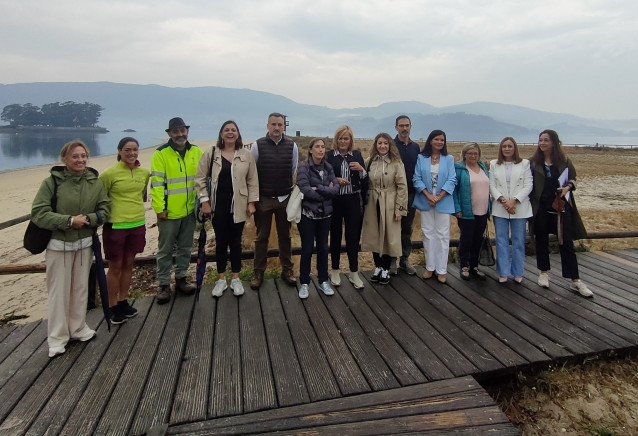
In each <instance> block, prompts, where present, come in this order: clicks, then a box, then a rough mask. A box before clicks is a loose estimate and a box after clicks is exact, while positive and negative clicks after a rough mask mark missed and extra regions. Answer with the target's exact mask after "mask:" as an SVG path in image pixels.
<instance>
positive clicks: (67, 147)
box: [60, 139, 90, 160]
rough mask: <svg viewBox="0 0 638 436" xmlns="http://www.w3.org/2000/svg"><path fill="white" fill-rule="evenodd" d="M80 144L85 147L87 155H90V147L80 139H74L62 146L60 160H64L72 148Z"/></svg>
mask: <svg viewBox="0 0 638 436" xmlns="http://www.w3.org/2000/svg"><path fill="white" fill-rule="evenodd" d="M78 146H79V147H82V148H83V149H84V151H85V152H86V157H89V156H90V153H89V148H88V147H87V146H86V144H85V143H84V142H82V141H81V140H79V139H74V140H73V141H69V142H67V143H66V144H64V146H63V147H62V150H60V160H64V158H65V157H66V155H67V154H69V152H70V151H71V150H73V149H74V148H75V147H78Z"/></svg>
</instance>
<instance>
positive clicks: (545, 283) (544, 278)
mask: <svg viewBox="0 0 638 436" xmlns="http://www.w3.org/2000/svg"><path fill="white" fill-rule="evenodd" d="M538 286H541V287H543V288H546V289H549V274H548V273H546V272H542V273H540V274H539V275H538Z"/></svg>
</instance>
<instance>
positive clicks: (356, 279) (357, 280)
mask: <svg viewBox="0 0 638 436" xmlns="http://www.w3.org/2000/svg"><path fill="white" fill-rule="evenodd" d="M348 279H349V280H350V283H352V286H354V288H355V289H363V280H361V276H359V271H352V272H350V277H348Z"/></svg>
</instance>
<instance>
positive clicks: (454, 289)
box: [440, 265, 568, 366]
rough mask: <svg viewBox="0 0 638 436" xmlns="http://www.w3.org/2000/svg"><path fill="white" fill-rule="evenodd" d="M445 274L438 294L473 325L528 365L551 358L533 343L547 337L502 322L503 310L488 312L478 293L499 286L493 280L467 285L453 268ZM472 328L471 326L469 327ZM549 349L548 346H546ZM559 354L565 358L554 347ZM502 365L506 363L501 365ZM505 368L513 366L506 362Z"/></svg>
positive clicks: (485, 302)
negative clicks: (499, 342) (477, 326)
mask: <svg viewBox="0 0 638 436" xmlns="http://www.w3.org/2000/svg"><path fill="white" fill-rule="evenodd" d="M448 272H449V273H451V274H449V276H448V284H449V285H450V286H447V287H445V288H443V289H441V291H440V293H441V294H440V295H441V296H442V297H443V298H445V299H446V300H447V301H448V302H450V303H451V304H453V305H454V306H455V307H457V308H458V309H459V310H461V311H462V312H463V313H464V314H465V315H467V316H468V317H469V318H471V319H472V320H473V321H474V322H476V323H477V324H479V325H481V326H482V327H483V328H484V329H485V330H487V331H488V332H490V333H491V334H492V335H494V337H496V338H497V339H499V340H500V341H501V342H502V343H503V344H504V345H506V346H507V347H508V348H510V349H512V351H514V352H515V353H516V354H517V355H519V356H521V357H522V358H523V359H525V360H526V361H528V362H546V361H548V360H550V357H549V356H548V355H547V354H545V353H544V352H542V351H541V350H540V349H539V348H537V346H536V342H535V340H541V341H545V342H549V341H547V339H546V338H543V337H542V336H541V335H539V334H538V333H536V332H534V331H533V330H532V329H530V328H529V327H527V326H525V325H524V324H523V323H520V322H518V321H517V320H516V319H514V318H510V320H512V321H513V322H514V325H509V324H507V323H505V319H504V318H503V317H502V316H501V315H502V311H500V310H499V309H497V310H496V312H493V313H491V312H489V311H488V310H487V309H489V308H492V307H494V306H493V305H492V306H490V302H489V301H486V300H485V299H484V298H483V297H481V295H480V292H481V291H482V290H483V289H485V287H487V286H491V287H494V288H496V287H498V283H497V282H496V281H492V280H485V281H481V282H480V283H479V282H477V281H470V282H467V281H465V280H461V279H460V278H459V277H458V274H455V273H456V272H458V270H457V268H456V266H451V265H450V266H448ZM469 328H471V327H469ZM524 333H528V334H529V336H532V338H530V339H531V340H530V339H526V338H524V337H523V336H522V335H523V334H524ZM548 345H550V346H551V343H550V344H548ZM556 348H557V350H560V351H561V352H562V353H564V354H565V355H567V354H568V353H565V352H564V350H561V349H560V348H559V347H556ZM503 363H504V364H505V362H503ZM507 366H514V365H513V364H510V363H507Z"/></svg>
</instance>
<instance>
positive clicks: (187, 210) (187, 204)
mask: <svg viewBox="0 0 638 436" xmlns="http://www.w3.org/2000/svg"><path fill="white" fill-rule="evenodd" d="M172 144H173V141H172V140H170V141H169V142H168V143H166V144H164V145H162V146H160V147H159V148H158V149H157V150H155V152H154V153H153V158H152V159H151V198H152V199H153V202H152V203H153V209H154V210H155V213H162V212H164V211H165V210H166V211H168V219H169V220H173V219H179V218H184V217H186V216H188V215H190V214H191V213H193V211H194V210H195V200H196V199H197V192H196V191H195V174H196V173H197V163H198V162H199V158H200V157H201V156H202V150H201V148H199V147H198V146H196V145H193V144H191V143H190V142H187V143H186V153H185V154H184V158H182V156H181V155H180V154H179V152H178V151H177V150H175V149H174V148H173V147H172Z"/></svg>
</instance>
